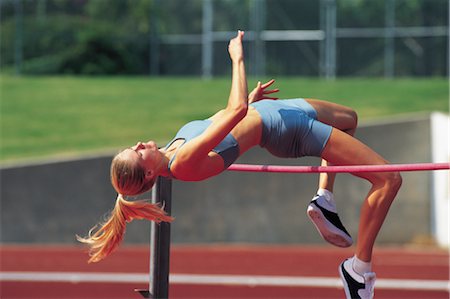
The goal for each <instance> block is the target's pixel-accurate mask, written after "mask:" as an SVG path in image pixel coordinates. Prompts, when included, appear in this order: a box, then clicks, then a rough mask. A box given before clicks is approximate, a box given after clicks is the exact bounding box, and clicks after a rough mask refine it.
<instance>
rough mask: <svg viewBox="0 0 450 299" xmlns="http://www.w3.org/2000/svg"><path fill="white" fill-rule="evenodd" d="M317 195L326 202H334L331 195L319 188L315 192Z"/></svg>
mask: <svg viewBox="0 0 450 299" xmlns="http://www.w3.org/2000/svg"><path fill="white" fill-rule="evenodd" d="M317 195H320V196H324V197H325V199H326V200H327V201H331V202H334V195H333V193H332V192H330V191H328V190H327V189H322V188H319V190H317Z"/></svg>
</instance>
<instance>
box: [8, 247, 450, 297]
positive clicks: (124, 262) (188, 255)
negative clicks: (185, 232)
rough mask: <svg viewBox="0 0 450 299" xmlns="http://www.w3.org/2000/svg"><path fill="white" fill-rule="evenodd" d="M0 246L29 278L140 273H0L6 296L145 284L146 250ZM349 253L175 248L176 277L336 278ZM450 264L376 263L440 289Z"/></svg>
mask: <svg viewBox="0 0 450 299" xmlns="http://www.w3.org/2000/svg"><path fill="white" fill-rule="evenodd" d="M0 249H1V256H0V257H1V260H0V266H1V272H2V275H3V274H5V275H6V274H11V273H13V272H14V273H27V274H31V278H36V277H38V276H39V275H41V274H51V273H55V272H57V273H56V274H57V276H56V278H64V274H69V273H74V272H76V273H81V274H96V273H97V274H98V273H103V274H105V273H106V274H114V273H115V274H118V273H126V274H130V273H134V274H138V275H139V277H138V278H137V279H136V282H134V280H131V282H124V281H120V282H92V281H84V280H82V279H81V280H76V279H75V280H72V281H69V282H68V281H64V279H62V280H63V281H60V282H55V281H49V280H44V281H29V280H20V279H19V280H14V279H11V278H8V279H5V277H7V276H2V280H1V281H0V297H1V298H5V299H7V298H59V299H67V298H83V299H86V298H142V297H141V296H140V295H139V294H137V293H135V292H133V289H135V288H147V287H148V282H146V279H147V273H148V264H149V252H148V247H124V248H122V249H121V250H119V251H118V252H117V253H115V254H113V255H112V256H111V257H109V258H108V259H106V260H105V261H103V262H100V263H98V264H90V265H88V264H87V263H86V261H87V255H86V253H85V252H84V250H83V249H81V248H80V247H67V246H66V247H65V246H51V247H50V246H33V247H29V246H2V247H0ZM351 254H352V253H351V251H350V250H347V249H335V248H332V247H311V246H306V247H305V246H244V245H206V246H203V245H202V246H173V247H172V253H171V275H172V274H173V275H174V276H183V275H184V274H189V275H193V274H201V275H222V276H231V277H234V276H235V275H251V276H254V275H264V276H270V277H272V276H282V277H293V278H296V277H313V278H314V277H320V279H332V280H336V279H337V278H338V274H337V273H338V272H337V267H338V265H339V263H340V262H341V261H342V260H343V259H344V258H346V257H349V256H351ZM448 262H449V254H448V252H447V251H444V250H439V249H430V248H428V249H424V248H422V249H411V248H376V250H375V255H374V260H373V263H374V270H375V271H376V273H377V277H378V279H379V280H380V282H381V280H391V279H403V280H404V279H408V280H411V279H414V280H417V281H420V282H425V283H426V282H433V281H439V282H441V285H442V282H447V283H448V281H449V263H448ZM126 274H125V275H126ZM122 275H123V274H122ZM116 277H121V276H118V275H116ZM123 277H125V276H123ZM213 277H214V276H213ZM31 280H32V279H31ZM38 280H39V279H38ZM124 280H126V279H124ZM169 293H170V298H210V299H212V298H324V299H325V298H327V299H329V298H344V292H343V290H342V288H341V287H340V286H331V287H330V286H327V287H317V286H273V285H258V284H253V285H252V284H250V285H245V284H235V285H223V284H222V285H221V284H192V283H189V282H183V281H181V282H180V281H177V282H174V283H171V286H170V291H169ZM375 295H376V296H375V298H377V299H383V298H385V299H387V298H405V299H406V298H408V299H414V298H416V299H418V298H423V299H438V298H439V299H440V298H445V299H448V298H449V292H448V287H447V289H442V288H440V289H429V290H426V289H390V288H376V289H375Z"/></svg>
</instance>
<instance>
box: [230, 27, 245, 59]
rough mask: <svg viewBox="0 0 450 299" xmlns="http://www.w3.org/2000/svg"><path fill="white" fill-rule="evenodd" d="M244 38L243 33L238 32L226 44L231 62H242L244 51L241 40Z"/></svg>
mask: <svg viewBox="0 0 450 299" xmlns="http://www.w3.org/2000/svg"><path fill="white" fill-rule="evenodd" d="M243 37H244V31H240V30H239V31H238V33H237V35H236V37H235V38H232V39H231V40H230V43H229V44H228V53H229V54H230V58H231V60H232V61H242V60H244V50H243V47H242V38H243Z"/></svg>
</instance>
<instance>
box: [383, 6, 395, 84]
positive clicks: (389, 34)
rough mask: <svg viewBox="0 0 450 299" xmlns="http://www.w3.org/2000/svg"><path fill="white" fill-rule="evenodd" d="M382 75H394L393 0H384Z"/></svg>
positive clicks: (387, 76) (389, 76)
mask: <svg viewBox="0 0 450 299" xmlns="http://www.w3.org/2000/svg"><path fill="white" fill-rule="evenodd" d="M385 1H386V2H385V29H384V31H385V37H384V40H385V43H384V77H385V78H392V77H394V70H395V66H394V63H395V62H394V59H395V40H394V33H395V0H385Z"/></svg>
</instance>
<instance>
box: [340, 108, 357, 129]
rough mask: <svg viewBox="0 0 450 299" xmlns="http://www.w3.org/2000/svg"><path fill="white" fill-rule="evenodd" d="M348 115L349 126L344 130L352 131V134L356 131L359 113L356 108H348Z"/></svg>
mask: <svg viewBox="0 0 450 299" xmlns="http://www.w3.org/2000/svg"><path fill="white" fill-rule="evenodd" d="M345 113H346V115H347V119H348V121H347V123H348V128H347V129H345V130H343V131H344V132H346V133H350V135H353V134H352V133H354V132H355V130H356V127H357V126H358V113H356V111H355V110H353V109H352V108H348V110H347V111H346V112H345Z"/></svg>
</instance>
